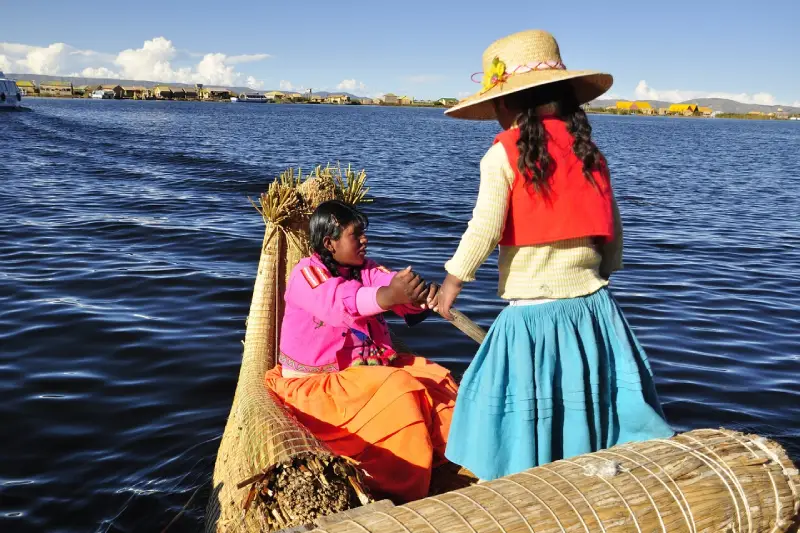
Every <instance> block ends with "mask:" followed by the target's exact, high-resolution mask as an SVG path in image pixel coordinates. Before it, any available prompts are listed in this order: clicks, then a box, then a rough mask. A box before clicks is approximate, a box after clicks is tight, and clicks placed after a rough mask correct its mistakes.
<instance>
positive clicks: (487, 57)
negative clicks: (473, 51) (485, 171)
mask: <svg viewBox="0 0 800 533" xmlns="http://www.w3.org/2000/svg"><path fill="white" fill-rule="evenodd" d="M477 74H483V83H482V87H481V90H480V91H479V92H477V93H475V94H473V95H472V96H468V97H467V98H465V99H463V100H461V101H460V102H459V103H458V104H457V105H455V106H453V107H451V108H450V109H448V110H446V111H445V114H446V115H449V116H451V117H454V118H464V119H471V120H491V119H494V118H495V112H494V106H493V104H492V100H493V99H495V98H497V97H498V96H504V95H507V94H510V93H514V92H518V91H523V90H525V89H530V88H532V87H538V86H541V85H546V84H548V83H555V82H557V81H563V80H571V82H572V85H573V87H574V88H575V96H576V97H577V98H578V103H580V104H585V103H586V102H590V101H592V100H594V99H595V98H597V97H598V96H600V95H601V94H603V93H605V92H606V91H608V90H609V89H610V88H611V84H612V83H613V81H614V79H613V78H612V76H611V75H610V74H605V73H602V72H597V71H594V70H568V69H567V67H566V66H564V63H563V62H562V60H561V52H560V51H559V49H558V43H557V42H556V39H555V37H553V36H552V35H551V34H550V33H548V32H546V31H543V30H525V31H521V32H518V33H514V34H511V35H509V36H507V37H503V38H502V39H498V40H497V41H495V42H493V43H492V44H490V45H489V47H488V48H487V49H486V50H485V51H484V52H483V72H479V73H477ZM474 77H475V75H473V80H474Z"/></svg>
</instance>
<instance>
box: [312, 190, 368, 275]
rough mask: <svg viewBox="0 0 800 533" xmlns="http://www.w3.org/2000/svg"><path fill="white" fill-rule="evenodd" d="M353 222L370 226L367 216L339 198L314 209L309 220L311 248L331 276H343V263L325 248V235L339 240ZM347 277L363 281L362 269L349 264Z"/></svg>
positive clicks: (362, 225)
mask: <svg viewBox="0 0 800 533" xmlns="http://www.w3.org/2000/svg"><path fill="white" fill-rule="evenodd" d="M351 224H357V225H359V226H361V228H362V229H364V230H366V229H367V226H369V220H368V219H367V216H366V215H365V214H364V213H362V212H361V211H359V210H358V209H356V208H355V207H353V206H351V205H350V204H347V203H344V202H341V201H339V200H330V201H328V202H323V203H321V204H320V205H319V207H317V209H315V210H314V212H313V213H312V214H311V219H310V220H309V223H308V225H309V233H310V240H311V248H312V249H313V250H314V252H316V253H317V255H319V258H320V260H322V264H323V265H325V268H327V269H328V272H330V274H331V276H337V277H338V276H341V275H342V274H341V271H340V270H339V269H340V268H342V266H343V265H340V264H339V263H337V262H336V260H335V259H334V258H333V254H332V253H331V252H330V251H329V250H328V249H327V248H325V237H330V238H331V240H334V241H335V240H338V239H339V238H340V237H341V236H342V233H343V232H344V230H345V228H347V227H348V226H349V225H351ZM345 270H346V274H345V275H344V278H345V279H348V280H351V279H352V280H357V281H361V269H360V268H358V267H352V266H347V267H346V268H345Z"/></svg>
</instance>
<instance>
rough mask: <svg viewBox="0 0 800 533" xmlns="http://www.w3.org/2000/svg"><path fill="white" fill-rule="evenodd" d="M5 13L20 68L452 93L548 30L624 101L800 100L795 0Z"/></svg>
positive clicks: (3, 51) (9, 66)
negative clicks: (493, 56)
mask: <svg viewBox="0 0 800 533" xmlns="http://www.w3.org/2000/svg"><path fill="white" fill-rule="evenodd" d="M0 4H3V7H2V13H3V14H2V22H0V27H2V32H0V42H1V43H2V44H0V69H5V70H7V71H11V72H20V71H25V72H35V73H42V74H61V75H69V74H80V73H85V74H95V75H97V74H105V75H106V76H109V77H113V76H116V77H123V78H124V77H127V76H126V74H127V75H130V74H136V75H141V76H146V77H145V78H143V79H150V80H151V81H188V82H192V81H203V82H205V83H207V84H209V83H210V84H216V85H233V84H235V83H236V84H249V85H251V86H256V87H257V88H262V89H278V88H280V87H281V86H283V87H284V88H289V87H291V88H294V89H297V88H299V87H303V88H309V87H311V88H313V89H315V90H328V91H335V90H337V88H341V89H347V90H349V91H350V92H353V93H356V94H360V95H377V94H381V93H386V92H393V93H402V94H410V95H412V96H414V97H416V98H418V99H422V98H440V97H444V96H464V95H466V94H467V93H470V92H473V91H475V90H477V88H478V85H477V84H475V83H473V82H471V81H470V75H471V74H473V73H474V72H476V71H478V70H480V58H481V54H482V52H483V50H484V48H485V47H486V46H487V45H488V44H489V43H491V41H492V40H494V39H496V38H498V37H501V36H503V35H507V34H509V33H513V32H515V31H518V30H522V29H529V28H541V29H546V30H548V31H551V32H552V33H553V34H554V35H555V36H556V38H557V39H558V42H559V45H560V47H561V52H562V56H563V59H564V62H565V63H566V65H567V66H568V67H569V68H590V69H597V70H604V71H606V72H610V73H612V74H613V75H614V77H615V83H614V86H613V87H612V89H611V91H610V95H611V96H612V97H624V98H633V97H650V98H659V99H665V100H678V99H683V97H686V98H692V97H701V96H708V95H719V96H728V97H734V98H735V99H738V100H740V101H752V102H758V103H778V104H795V103H796V105H800V69H798V67H797V65H798V64H800V58H798V57H797V56H798V53H800V31H798V26H797V24H798V20H800V2H798V1H797V0H765V1H761V2H757V3H755V2H732V1H726V2H723V1H717V0H710V1H704V2H699V1H695V2H684V1H673V2H670V3H668V4H667V3H663V4H661V5H659V6H645V4H646V3H645V2H632V1H618V2H604V3H600V4H598V3H593V2H592V3H590V2H581V1H573V2H552V1H548V2H535V1H530V0H528V1H524V2H523V1H516V0H511V1H504V2H480V3H479V2H469V3H467V2H422V1H417V0H411V1H405V2H374V3H357V4H356V3H348V2H330V1H326V2H320V1H316V0H307V1H304V2H299V1H291V2H290V1H283V2H269V1H265V0H255V1H251V2H230V3H228V2H219V1H216V2H206V1H199V0H194V1H192V2H150V3H149V4H150V6H151V7H145V4H143V3H141V2H134V3H119V4H118V5H119V6H121V7H119V8H111V7H110V6H111V5H113V3H112V4H102V3H101V4H96V5H95V4H92V3H85V2H84V3H82V4H75V3H74V2H55V1H47V2H45V1H41V0H25V1H22V2H11V1H5V0H2V1H0ZM20 45H21V46H20ZM156 76H158V77H159V78H158V79H153V78H154V77H156ZM166 78H172V79H166Z"/></svg>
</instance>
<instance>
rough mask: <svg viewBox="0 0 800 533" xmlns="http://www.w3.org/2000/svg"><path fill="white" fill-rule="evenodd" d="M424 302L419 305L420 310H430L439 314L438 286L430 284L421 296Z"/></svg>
mask: <svg viewBox="0 0 800 533" xmlns="http://www.w3.org/2000/svg"><path fill="white" fill-rule="evenodd" d="M422 296H423V297H424V298H425V301H424V302H423V303H421V304H420V307H421V308H422V309H431V310H432V311H433V312H434V313H437V312H439V285H438V284H436V283H431V284H430V285H428V288H427V290H426V291H425V292H424V293H423V294H422Z"/></svg>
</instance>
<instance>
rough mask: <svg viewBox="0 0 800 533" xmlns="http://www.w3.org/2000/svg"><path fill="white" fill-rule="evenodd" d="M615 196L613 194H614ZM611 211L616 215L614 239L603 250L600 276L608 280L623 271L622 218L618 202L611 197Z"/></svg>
mask: <svg viewBox="0 0 800 533" xmlns="http://www.w3.org/2000/svg"><path fill="white" fill-rule="evenodd" d="M612 194H613V193H612ZM611 209H612V210H613V215H614V239H613V240H611V242H608V243H605V244H604V245H603V246H602V248H601V253H602V256H603V260H602V262H601V263H600V275H601V276H602V277H604V278H606V279H608V278H609V276H611V273H612V272H615V271H617V270H622V268H623V264H622V247H623V236H622V217H621V216H620V214H619V207H618V206H617V200H616V199H615V198H614V197H613V196H612V197H611Z"/></svg>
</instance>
